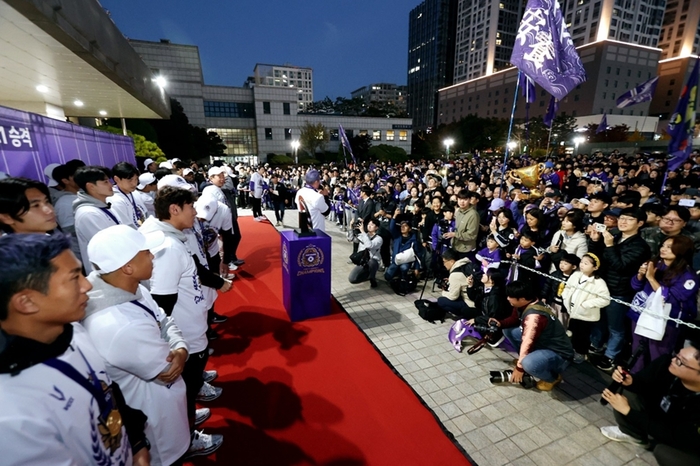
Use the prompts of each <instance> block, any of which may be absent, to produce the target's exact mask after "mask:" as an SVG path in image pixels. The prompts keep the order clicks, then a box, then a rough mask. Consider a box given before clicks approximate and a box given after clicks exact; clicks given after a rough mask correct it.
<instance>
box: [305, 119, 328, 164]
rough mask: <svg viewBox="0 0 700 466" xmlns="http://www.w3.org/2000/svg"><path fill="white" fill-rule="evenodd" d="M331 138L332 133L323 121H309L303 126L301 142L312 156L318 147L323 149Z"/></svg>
mask: <svg viewBox="0 0 700 466" xmlns="http://www.w3.org/2000/svg"><path fill="white" fill-rule="evenodd" d="M329 140H330V133H329V132H328V130H327V129H326V127H325V126H323V124H322V123H318V124H313V123H309V122H308V121H307V122H306V123H304V126H302V127H301V130H300V135H299V143H300V144H301V147H302V148H303V149H304V150H305V151H306V152H308V153H309V155H310V156H311V157H313V156H314V154H315V153H316V151H317V150H318V149H321V150H323V149H324V148H325V147H326V143H327V142H328V141H329Z"/></svg>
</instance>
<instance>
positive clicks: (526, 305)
mask: <svg viewBox="0 0 700 466" xmlns="http://www.w3.org/2000/svg"><path fill="white" fill-rule="evenodd" d="M506 296H507V297H508V302H509V303H510V305H511V306H513V307H514V308H516V309H517V310H518V313H520V318H519V321H520V326H519V327H514V325H517V323H518V322H517V321H518V318H517V316H516V315H515V314H513V315H511V316H510V317H508V318H506V319H503V320H497V319H489V324H490V323H492V322H495V323H496V325H498V326H499V327H501V328H502V329H503V334H504V335H505V337H506V338H507V339H508V341H509V342H510V344H511V345H513V347H514V348H515V349H516V350H517V351H518V354H519V357H518V361H517V363H516V365H515V370H514V371H513V376H512V377H511V379H510V382H511V383H520V382H521V381H522V379H523V375H524V374H525V373H526V372H527V373H528V374H530V375H533V376H534V377H536V378H538V379H539V380H538V382H537V385H536V386H537V389H538V390H542V391H550V390H552V389H553V388H554V387H555V386H556V385H557V384H558V383H559V382H561V380H562V377H561V373H562V372H564V370H565V369H566V368H567V367H568V366H569V364H570V362H571V361H572V360H573V357H574V349H573V347H572V346H571V340H570V339H569V337H567V336H566V330H565V329H564V326H563V325H562V324H561V322H559V320H558V319H557V316H556V314H555V313H554V311H552V309H551V308H549V307H548V306H547V305H546V304H543V303H542V302H540V300H539V298H538V297H537V290H536V288H535V287H533V286H532V284H531V283H530V282H528V281H522V280H516V281H514V282H512V283H510V284H508V285H507V286H506Z"/></svg>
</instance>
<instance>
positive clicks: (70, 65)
mask: <svg viewBox="0 0 700 466" xmlns="http://www.w3.org/2000/svg"><path fill="white" fill-rule="evenodd" d="M0 63H1V65H0V105H3V106H6V107H10V108H14V109H18V110H23V111H27V112H32V113H37V114H40V115H44V116H48V117H51V118H55V119H58V120H65V119H67V118H68V119H70V120H71V121H72V122H74V123H81V122H85V123H89V122H90V120H92V125H93V126H94V124H95V119H96V118H103V117H112V118H168V117H169V115H170V98H169V97H168V95H167V92H166V91H165V90H164V89H163V88H162V87H160V86H159V85H158V83H157V82H156V76H155V75H154V74H153V73H152V72H151V70H150V69H149V67H148V66H146V64H145V63H144V62H143V60H141V58H140V57H139V55H138V54H137V53H136V52H135V51H134V49H132V48H131V47H130V46H129V43H128V42H127V40H126V39H125V38H124V36H123V34H122V33H121V32H120V31H119V29H118V28H117V26H116V25H115V24H114V22H112V20H111V18H110V17H109V15H108V14H107V12H106V11H105V10H104V9H103V8H102V6H101V5H100V4H99V2H97V1H96V0H74V1H71V2H61V3H60V4H57V3H55V2H46V1H22V0H0Z"/></svg>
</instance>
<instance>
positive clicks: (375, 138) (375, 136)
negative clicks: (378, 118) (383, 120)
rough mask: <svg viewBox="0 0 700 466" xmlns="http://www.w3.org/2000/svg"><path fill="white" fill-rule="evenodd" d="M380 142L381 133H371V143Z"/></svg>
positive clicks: (376, 131) (375, 131)
mask: <svg viewBox="0 0 700 466" xmlns="http://www.w3.org/2000/svg"><path fill="white" fill-rule="evenodd" d="M381 140H382V132H381V131H378V130H374V131H372V141H381Z"/></svg>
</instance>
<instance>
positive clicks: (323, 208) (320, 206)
mask: <svg viewBox="0 0 700 466" xmlns="http://www.w3.org/2000/svg"><path fill="white" fill-rule="evenodd" d="M299 198H302V199H304V204H306V207H307V209H308V213H309V216H310V218H311V224H312V225H313V229H314V230H320V231H323V232H324V233H325V231H326V218H325V216H324V213H328V211H329V210H330V208H329V207H328V204H327V203H326V199H325V197H323V194H321V193H319V192H318V191H316V190H315V189H314V188H310V187H308V186H304V187H303V188H301V189H300V190H299V191H297V194H296V197H295V198H294V202H295V203H296V205H297V206H299V208H301V206H300V204H299Z"/></svg>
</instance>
